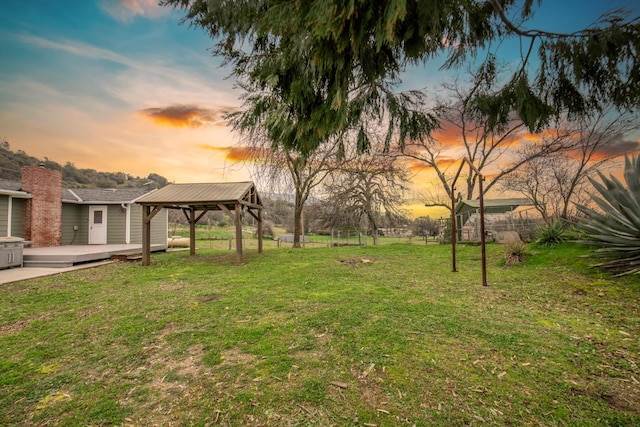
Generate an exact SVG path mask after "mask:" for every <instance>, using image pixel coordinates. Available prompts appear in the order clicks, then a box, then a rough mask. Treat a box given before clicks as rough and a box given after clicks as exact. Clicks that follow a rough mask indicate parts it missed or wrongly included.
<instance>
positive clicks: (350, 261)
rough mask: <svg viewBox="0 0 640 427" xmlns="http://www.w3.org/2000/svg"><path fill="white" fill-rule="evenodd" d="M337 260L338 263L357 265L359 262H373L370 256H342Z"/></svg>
mask: <svg viewBox="0 0 640 427" xmlns="http://www.w3.org/2000/svg"><path fill="white" fill-rule="evenodd" d="M338 262H339V263H340V264H346V265H359V264H365V265H367V264H373V262H374V261H373V260H372V259H371V258H359V257H352V258H342V259H339V260H338Z"/></svg>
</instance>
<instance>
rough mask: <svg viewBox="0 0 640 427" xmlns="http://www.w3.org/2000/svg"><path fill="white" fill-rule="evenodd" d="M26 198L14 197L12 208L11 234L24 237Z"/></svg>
mask: <svg viewBox="0 0 640 427" xmlns="http://www.w3.org/2000/svg"><path fill="white" fill-rule="evenodd" d="M24 203H25V200H24V199H16V198H15V197H14V198H13V208H12V210H11V235H12V236H16V237H22V214H23V212H22V210H23V209H24Z"/></svg>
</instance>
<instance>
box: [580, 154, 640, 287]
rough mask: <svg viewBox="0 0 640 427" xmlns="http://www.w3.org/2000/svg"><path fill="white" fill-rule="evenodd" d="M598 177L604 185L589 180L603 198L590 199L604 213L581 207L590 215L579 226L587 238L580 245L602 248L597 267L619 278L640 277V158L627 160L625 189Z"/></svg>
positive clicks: (613, 178) (605, 178)
mask: <svg viewBox="0 0 640 427" xmlns="http://www.w3.org/2000/svg"><path fill="white" fill-rule="evenodd" d="M598 175H599V177H600V180H601V181H602V183H599V182H598V181H596V180H594V179H591V178H590V179H589V180H590V181H591V184H592V185H593V186H594V188H595V189H596V190H597V192H598V193H600V195H599V196H597V195H594V194H591V195H590V196H591V199H592V200H593V202H594V203H595V204H596V205H597V206H598V207H599V208H600V210H601V212H598V211H596V210H595V209H591V208H588V207H586V206H580V205H579V206H578V209H580V211H581V212H583V213H584V214H585V215H586V216H587V217H586V218H585V219H583V220H582V221H581V222H580V223H579V227H580V229H581V230H582V231H583V232H584V237H585V239H584V240H581V241H580V243H585V244H589V245H596V246H599V248H598V249H597V250H596V251H595V252H594V253H593V255H592V257H594V258H599V259H602V260H603V262H601V263H599V264H596V266H599V267H604V268H606V269H608V270H610V271H612V272H614V273H616V274H617V275H625V274H640V156H637V157H636V156H634V157H631V158H629V157H625V167H624V181H625V183H626V186H625V185H624V184H623V183H622V182H620V180H618V179H617V178H616V177H614V176H610V177H609V178H607V177H605V176H604V175H603V174H602V173H598Z"/></svg>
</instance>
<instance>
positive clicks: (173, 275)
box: [0, 243, 640, 426]
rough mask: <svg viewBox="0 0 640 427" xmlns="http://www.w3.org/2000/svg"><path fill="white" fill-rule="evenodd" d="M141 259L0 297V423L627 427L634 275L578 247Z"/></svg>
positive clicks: (633, 371)
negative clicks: (622, 274)
mask: <svg viewBox="0 0 640 427" xmlns="http://www.w3.org/2000/svg"><path fill="white" fill-rule="evenodd" d="M203 245H204V247H202V248H199V249H198V253H197V255H196V256H195V257H193V258H190V257H189V256H188V252H176V253H167V254H154V255H153V256H152V265H151V266H150V267H141V266H140V265H139V264H135V263H117V264H111V265H107V266H103V267H99V268H94V269H88V270H80V271H75V272H70V273H65V274H61V275H57V276H52V277H47V278H41V279H35V280H29V281H24V282H18V283H13V284H7V285H3V286H2V298H1V299H0V348H1V349H2V351H1V352H0V407H1V408H3V409H2V410H1V411H0V425H16V426H17V425H20V426H22V425H94V426H97V425H169V424H171V425H228V426H235V425H274V426H288V425H296V426H297V425H300V426H306V425H318V426H327V425H338V426H342V425H346V426H349V425H376V426H396V425H408V426H411V425H416V426H428V425H486V424H493V425H559V426H560V425H562V426H564V425H571V426H585V425H587V426H588V425H593V426H600V425H639V424H640V368H639V367H638V366H637V363H638V359H639V357H638V356H639V355H640V346H639V343H638V332H639V329H640V316H639V314H640V309H639V308H638V303H637V302H638V297H639V296H640V281H639V280H638V278H637V277H627V278H622V279H612V278H610V277H609V276H607V275H605V274H603V273H601V272H598V271H596V270H590V269H588V268H587V265H588V260H585V259H583V258H579V256H580V255H583V254H585V253H587V252H586V250H585V249H583V248H581V247H579V246H575V245H571V244H562V245H559V246H557V247H554V248H544V247H538V246H531V247H530V248H529V249H528V253H529V255H528V256H527V258H526V260H525V261H524V262H523V263H521V264H516V265H513V266H511V267H509V268H504V267H503V266H502V265H503V261H504V248H503V247H502V246H499V245H489V246H488V259H489V260H488V266H489V272H488V281H489V285H490V286H489V287H482V286H481V278H480V248H479V247H477V246H469V247H467V246H459V247H458V270H459V271H458V272H457V273H452V272H451V259H450V257H451V254H450V247H449V246H437V245H428V246H425V245H411V244H391V245H384V246H378V247H374V246H363V247H341V248H332V247H318V248H314V249H295V250H294V249H289V248H279V249H276V248H275V247H272V246H267V247H266V250H265V253H264V254H262V255H259V254H257V253H256V252H255V250H251V249H250V250H248V251H247V253H246V254H245V263H244V265H241V266H235V265H234V261H235V257H234V254H233V252H230V251H229V250H228V249H226V248H224V247H223V248H210V249H209V248H207V247H206V243H204V244H203Z"/></svg>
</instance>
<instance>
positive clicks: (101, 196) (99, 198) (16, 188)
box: [0, 179, 153, 205]
mask: <svg viewBox="0 0 640 427" xmlns="http://www.w3.org/2000/svg"><path fill="white" fill-rule="evenodd" d="M150 191H153V190H152V189H149V188H146V187H145V188H140V187H139V188H63V189H62V201H63V202H64V203H77V204H94V205H95V204H102V205H109V204H120V203H133V202H135V201H136V200H137V199H138V198H139V197H141V196H143V195H145V194H147V193H149V192H150ZM0 194H2V195H9V196H13V197H18V198H25V199H29V198H31V193H30V192H28V191H24V190H22V183H21V182H20V181H11V180H8V179H0Z"/></svg>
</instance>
